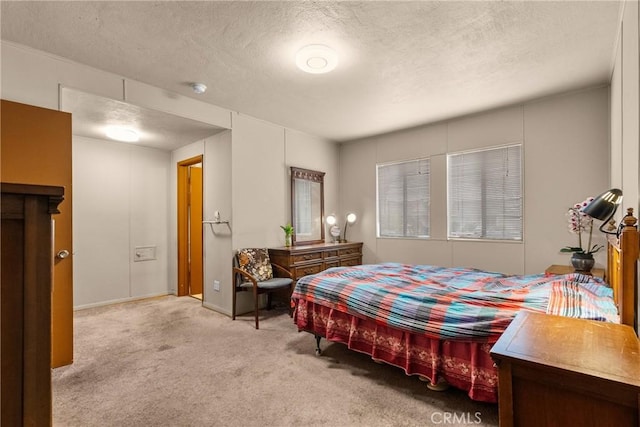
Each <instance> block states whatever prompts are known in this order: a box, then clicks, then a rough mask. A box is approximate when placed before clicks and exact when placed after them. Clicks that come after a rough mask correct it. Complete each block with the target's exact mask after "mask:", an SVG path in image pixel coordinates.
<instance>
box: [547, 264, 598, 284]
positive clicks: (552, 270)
mask: <svg viewBox="0 0 640 427" xmlns="http://www.w3.org/2000/svg"><path fill="white" fill-rule="evenodd" d="M544 272H545V274H557V275H561V274H571V273H575V272H576V270H575V269H574V268H573V267H572V266H570V265H560V264H553V265H550V266H549V267H547V269H546V270H545V271H544ZM583 274H591V275H592V276H594V277H599V278H600V279H603V280H604V268H592V269H591V272H590V273H583Z"/></svg>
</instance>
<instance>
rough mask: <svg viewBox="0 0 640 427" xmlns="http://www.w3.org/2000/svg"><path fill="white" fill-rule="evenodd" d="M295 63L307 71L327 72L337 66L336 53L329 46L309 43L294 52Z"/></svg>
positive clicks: (315, 72)
mask: <svg viewBox="0 0 640 427" xmlns="http://www.w3.org/2000/svg"><path fill="white" fill-rule="evenodd" d="M296 65H297V66H298V68H300V69H301V70H302V71H305V72H307V73H311V74H323V73H328V72H329V71H331V70H333V69H334V68H336V67H337V66H338V54H337V53H336V52H335V50H333V49H331V48H330V47H329V46H325V45H322V44H311V45H308V46H305V47H303V48H302V49H300V50H299V51H298V53H296Z"/></svg>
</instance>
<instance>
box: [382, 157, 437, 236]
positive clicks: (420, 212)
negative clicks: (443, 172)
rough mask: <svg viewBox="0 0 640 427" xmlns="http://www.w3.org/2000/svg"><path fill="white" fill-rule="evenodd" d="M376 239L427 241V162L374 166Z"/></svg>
mask: <svg viewBox="0 0 640 427" xmlns="http://www.w3.org/2000/svg"><path fill="white" fill-rule="evenodd" d="M377 177H378V179H377V187H378V237H422V238H426V237H429V159H421V160H411V161H407V162H402V163H393V164H387V165H378V166H377Z"/></svg>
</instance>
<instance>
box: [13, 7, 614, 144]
mask: <svg viewBox="0 0 640 427" xmlns="http://www.w3.org/2000/svg"><path fill="white" fill-rule="evenodd" d="M620 9H621V3H620V2H617V1H604V2H596V1H584V2H581V1H564V2H562V1H561V2H547V1H542V2H539V1H523V2H509V1H507V2H493V1H491V2H489V1H469V2H448V1H412V2H398V1H387V2H384V1H381V2H369V1H364V2H331V1H328V2H311V1H305V2H302V1H291V2H247V1H229V2H213V1H209V2H207V1H201V2H182V1H172V2H149V1H145V2H129V1H114V2H94V1H81V2H79V1H70V2H59V1H54V2H24V1H20V2H8V1H2V4H1V20H2V22H1V31H2V39H3V40H9V41H12V42H15V43H19V44H23V45H27V46H30V47H33V48H36V49H39V50H43V51H47V52H50V53H52V54H55V55H59V56H62V57H65V58H69V59H71V60H74V61H77V62H80V63H83V64H87V65H90V66H93V67H96V68H99V69H102V70H106V71H110V72H113V73H116V74H118V75H122V76H124V77H127V78H130V79H134V80H139V81H143V82H145V83H148V84H151V85H154V86H158V87H160V88H163V89H166V90H170V91H173V92H177V93H180V94H183V95H185V96H190V97H194V98H198V99H200V100H204V101H206V102H210V103H212V104H215V105H218V106H221V107H224V108H228V109H230V110H233V111H239V112H242V113H245V114H249V115H252V116H254V117H257V118H261V119H264V120H268V121H270V122H273V123H276V124H279V125H283V126H286V127H290V128H293V129H298V130H301V131H304V132H308V133H311V134H315V135H320V136H324V137H327V138H330V139H334V140H337V141H344V140H350V139H356V138H361V137H365V136H369V135H374V134H379V133H384V132H389V131H393V130H396V129H401V128H406V127H412V126H417V125H420V124H425V123H429V122H433V121H437V120H442V119H446V118H451V117H455V116H460V115H464V114H468V113H473V112H477V111H481V110H486V109H490V108H494V107H499V106H503V105H508V104H512V103H516V102H521V101H523V100H527V99H532V98H536V97H540V96H544V95H548V94H551V93H558V92H563V91H570V90H574V89H578V88H583V87H587V86H591V85H596V84H603V83H607V82H608V81H609V79H610V73H611V67H612V63H613V55H614V46H615V41H616V34H617V31H618V25H619V23H618V21H619V20H618V16H619V13H620ZM311 43H321V44H327V45H330V46H331V47H333V48H334V49H335V50H336V51H337V52H338V54H339V57H340V60H339V61H340V62H339V65H338V67H337V68H336V70H334V71H333V72H332V73H329V74H322V75H314V74H306V73H303V72H302V71H300V70H299V69H297V68H296V66H295V61H294V56H295V52H296V51H297V50H298V49H299V48H301V47H302V46H305V45H307V44H311ZM192 82H203V83H205V84H206V85H207V86H208V87H209V90H208V91H207V92H206V94H204V95H196V94H194V93H193V92H192V91H191V89H190V86H189V85H190V83H192ZM103 104H104V107H106V108H112V107H113V104H112V103H108V102H107V103H103ZM91 114H92V115H95V114H97V113H91ZM105 114H106V113H105Z"/></svg>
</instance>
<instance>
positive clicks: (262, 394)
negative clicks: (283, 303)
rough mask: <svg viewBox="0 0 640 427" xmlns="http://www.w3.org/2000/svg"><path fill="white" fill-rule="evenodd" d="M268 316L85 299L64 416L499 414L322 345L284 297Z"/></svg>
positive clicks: (84, 419)
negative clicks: (298, 323)
mask: <svg viewBox="0 0 640 427" xmlns="http://www.w3.org/2000/svg"><path fill="white" fill-rule="evenodd" d="M260 327H261V329H260V330H259V331H256V330H255V329H254V328H253V317H252V316H250V315H247V316H240V317H239V319H238V320H236V321H231V319H230V318H228V317H226V316H223V315H221V314H218V313H215V312H213V311H210V310H208V309H206V308H203V307H202V306H201V304H200V301H198V300H196V299H193V298H187V297H183V298H176V297H162V298H155V299H149V300H143V301H138V302H132V303H126V304H118V305H113V306H108V307H99V308H93V309H87V310H82V311H78V312H76V313H75V362H74V364H73V365H70V366H66V367H62V368H57V369H55V370H54V371H53V406H54V409H53V420H54V425H55V426H82V427H87V426H431V425H434V426H443V425H480V426H482V425H484V426H497V425H498V421H497V406H496V405H491V404H482V403H478V402H473V401H471V400H470V399H469V398H468V397H467V396H466V395H465V394H464V393H462V392H460V391H457V390H448V391H445V392H433V391H430V390H428V389H427V387H426V385H425V383H423V382H421V381H420V380H418V378H417V377H415V376H414V377H408V376H406V375H405V374H404V372H403V371H402V370H401V369H398V368H395V367H392V366H389V365H379V364H376V363H374V362H373V361H371V359H370V358H369V357H368V356H366V355H363V354H360V353H356V352H353V351H350V350H348V349H347V348H346V347H345V346H344V345H342V344H335V343H333V344H332V343H327V342H326V341H325V340H323V341H322V344H321V345H322V348H323V355H322V356H321V357H316V356H315V355H314V349H315V341H314V339H313V336H312V335H310V334H308V333H298V332H297V330H296V328H295V326H294V325H293V322H292V320H291V319H290V318H289V316H288V315H287V312H286V310H284V309H280V310H272V311H271V312H269V313H268V314H267V315H266V316H262V318H261V321H260ZM447 421H449V422H448V423H447ZM478 421H480V422H479V423H478Z"/></svg>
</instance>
